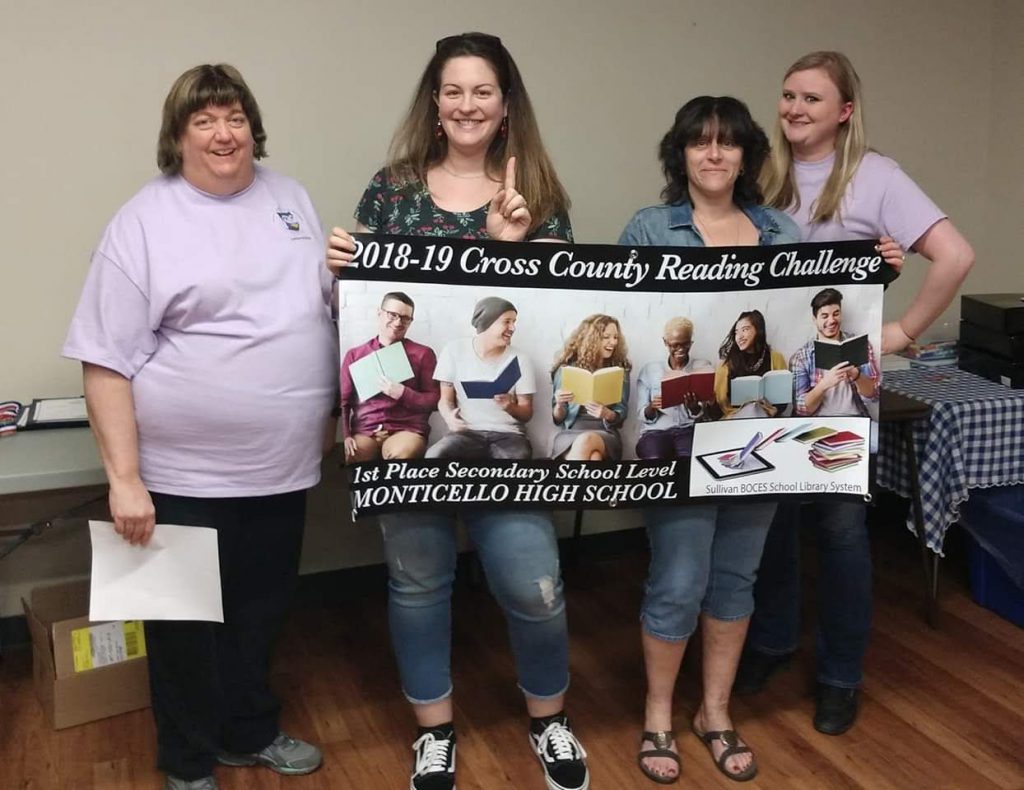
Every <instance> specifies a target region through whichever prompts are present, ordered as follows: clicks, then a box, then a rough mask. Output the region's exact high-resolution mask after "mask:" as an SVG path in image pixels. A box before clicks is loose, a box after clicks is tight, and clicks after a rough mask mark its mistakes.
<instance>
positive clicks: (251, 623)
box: [146, 491, 306, 781]
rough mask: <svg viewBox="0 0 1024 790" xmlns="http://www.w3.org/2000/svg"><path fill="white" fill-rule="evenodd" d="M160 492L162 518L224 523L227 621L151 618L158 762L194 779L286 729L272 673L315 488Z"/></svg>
mask: <svg viewBox="0 0 1024 790" xmlns="http://www.w3.org/2000/svg"><path fill="white" fill-rule="evenodd" d="M152 496H153V504H154V506H155V507H156V520H157V523H160V524H181V525H187V526H197V527H212V528H214V529H216V530H217V546H218V551H219V554H220V574H221V590H222V596H223V602H224V623H223V624H220V623H206V622H192V621H169V620H163V621H159V620H153V621H148V622H147V623H146V643H147V645H146V646H147V652H148V654H149V681H150V689H151V691H152V697H153V715H154V717H155V718H156V729H157V766H158V767H159V768H160V769H161V770H162V771H165V772H166V773H168V774H171V775H173V776H177V777H179V778H181V779H185V780H188V781H193V780H196V779H200V778H202V777H204V776H209V775H210V774H211V773H212V772H213V766H214V765H215V764H216V756H217V754H218V753H219V752H225V751H226V752H239V753H249V752H257V751H259V750H260V749H262V748H263V747H264V746H267V745H268V744H269V743H270V742H271V741H273V740H274V738H275V737H276V736H277V733H278V726H277V719H278V714H279V713H280V710H281V706H280V703H279V702H278V701H277V699H276V698H275V697H274V695H273V694H272V693H271V692H270V688H269V686H268V685H267V678H268V674H269V671H270V657H271V653H272V651H273V646H274V642H275V641H276V639H277V636H278V633H279V631H280V629H281V625H282V624H283V622H284V617H285V614H286V612H287V609H288V602H289V600H290V598H291V594H292V592H293V590H294V588H295V582H296V580H297V578H298V568H299V554H300V551H301V549H302V530H303V525H304V523H305V516H306V492H305V491H294V492H291V493H287V494H277V495H275V496H265V497H243V498H234V499H198V498H195V497H181V496H172V495H169V494H153V495H152Z"/></svg>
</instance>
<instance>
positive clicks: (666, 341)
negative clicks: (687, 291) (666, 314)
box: [636, 316, 715, 460]
mask: <svg viewBox="0 0 1024 790" xmlns="http://www.w3.org/2000/svg"><path fill="white" fill-rule="evenodd" d="M693 334H694V328H693V321H691V320H690V319H689V318H686V317H684V316H676V317H674V318H670V319H669V320H668V321H667V322H666V323H665V327H664V329H663V330H662V333H661V342H662V344H663V346H664V351H663V352H662V355H661V357H660V358H659V359H656V360H653V361H651V362H648V363H647V364H646V365H644V366H643V367H642V368H641V369H640V375H639V376H637V384H636V387H637V401H638V409H639V411H638V417H639V421H640V438H639V439H638V440H637V443H636V457H637V458H643V459H651V460H655V459H657V460H666V459H671V458H684V457H686V456H688V455H690V451H691V449H692V447H693V425H694V422H696V421H697V420H700V419H703V418H704V416H705V413H706V412H707V411H708V410H709V404H711V403H712V402H713V401H714V400H715V391H714V379H715V369H714V366H713V365H712V364H711V363H710V362H709V361H708V360H706V359H694V358H692V357H691V356H690V352H691V350H692V349H693Z"/></svg>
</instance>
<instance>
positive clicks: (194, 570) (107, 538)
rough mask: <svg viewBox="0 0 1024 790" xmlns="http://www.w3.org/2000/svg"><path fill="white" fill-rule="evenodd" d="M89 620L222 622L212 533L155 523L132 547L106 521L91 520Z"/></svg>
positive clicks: (201, 528) (217, 565) (210, 531)
mask: <svg viewBox="0 0 1024 790" xmlns="http://www.w3.org/2000/svg"><path fill="white" fill-rule="evenodd" d="M89 532H90V534H91V536H92V588H91V594H90V596H89V619H90V620H209V621H213V622H216V623H223V622H224V607H223V604H222V602H221V592H220V563H219V557H218V552H217V531H216V530H214V529H209V528H207V527H183V526H177V525H174V524H157V525H156V529H155V530H154V531H153V536H152V537H151V538H150V540H149V543H148V544H146V545H145V546H132V545H131V544H130V543H128V542H127V541H126V540H125V539H124V538H122V537H121V536H120V535H118V534H117V533H116V532H115V531H114V525H113V524H111V523H110V522H109V521H90V522H89Z"/></svg>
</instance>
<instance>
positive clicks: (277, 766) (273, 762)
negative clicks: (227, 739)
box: [217, 732, 324, 776]
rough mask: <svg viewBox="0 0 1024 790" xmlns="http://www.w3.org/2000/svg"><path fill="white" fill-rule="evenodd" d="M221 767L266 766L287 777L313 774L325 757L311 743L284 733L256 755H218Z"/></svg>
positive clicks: (279, 734)
mask: <svg viewBox="0 0 1024 790" xmlns="http://www.w3.org/2000/svg"><path fill="white" fill-rule="evenodd" d="M217 760H218V762H220V764H221V765H230V766H232V767H235V768H239V767H242V766H246V765H265V766H267V768H269V769H270V770H271V771H277V773H279V774H285V775H286V776H297V775H299V774H310V773H313V771H315V770H316V769H317V768H319V767H320V763H322V762H323V760H324V756H323V755H322V754H321V753H320V750H319V749H318V748H316V747H315V746H314V745H313V744H311V743H306V742H305V741H300V740H298V739H297V738H290V737H288V736H287V735H285V734H284V733H283V732H280V733H278V734H277V737H276V738H274V741H273V743H271V744H270V745H269V746H265V747H263V749H261V750H260V751H258V752H256V753H255V754H226V753H225V754H218V755H217Z"/></svg>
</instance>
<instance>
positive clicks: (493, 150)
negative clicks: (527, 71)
mask: <svg viewBox="0 0 1024 790" xmlns="http://www.w3.org/2000/svg"><path fill="white" fill-rule="evenodd" d="M466 56H469V57H477V58H483V59H484V60H486V61H487V63H488V64H489V65H490V67H491V68H492V69H494V73H495V75H496V76H497V77H498V87H499V88H500V89H501V97H502V100H503V101H504V102H505V107H506V109H507V111H508V114H507V116H506V118H507V133H506V134H505V135H501V134H497V135H495V137H494V139H493V140H492V141H491V145H490V147H489V149H488V150H487V172H488V173H489V174H490V175H491V177H492V178H496V179H500V178H501V177H502V176H503V174H504V172H505V163H506V162H507V161H508V159H509V157H510V156H514V157H516V189H518V190H519V192H520V194H522V196H523V197H524V198H525V199H526V205H528V206H529V207H530V215H531V216H532V218H533V221H532V223H531V224H530V232H533V231H534V230H536V229H537V228H538V227H540V225H542V224H543V223H544V222H546V221H547V220H548V219H550V218H551V217H552V216H554V215H556V214H565V213H567V212H568V210H569V196H568V195H567V194H566V192H565V188H564V187H563V186H562V182H561V181H559V180H558V175H557V174H556V173H555V166H554V165H553V164H552V163H551V159H550V157H548V154H547V150H546V149H545V148H544V143H543V142H542V141H541V137H540V129H539V128H538V126H537V118H536V116H535V115H534V112H533V104H532V103H531V102H530V95H529V94H528V93H527V92H526V86H525V85H524V84H523V78H522V76H521V75H520V73H519V67H518V66H516V62H515V61H514V60H513V59H512V56H511V55H510V54H509V51H508V50H507V49H506V48H505V45H504V44H502V43H501V39H500V38H498V37H497V36H492V35H488V34H487V33H475V32H474V33H460V34H458V35H454V36H447V37H446V38H442V39H441V40H440V41H438V42H437V46H436V48H435V50H434V54H433V56H432V57H431V58H430V60H429V61H428V62H427V66H426V68H425V69H424V70H423V74H422V75H421V76H420V81H419V84H418V85H417V87H416V93H415V94H414V95H413V98H412V103H411V104H410V105H409V110H408V112H407V113H406V115H405V119H404V120H403V121H402V123H401V124H400V125H399V127H398V130H397V131H396V132H395V136H394V138H393V139H392V141H391V147H390V149H389V150H388V176H389V177H390V178H392V179H393V180H394V181H396V182H397V183H399V184H405V183H410V182H419V183H421V184H426V183H427V171H428V170H429V169H430V168H431V167H433V166H434V165H436V164H438V163H439V162H442V161H444V158H445V156H446V155H447V153H448V138H447V137H445V136H444V135H441V136H440V137H438V136H437V135H436V134H435V124H436V123H437V122H438V114H437V102H436V101H435V97H436V95H437V92H438V90H440V88H441V72H442V71H443V70H444V67H445V64H446V63H448V61H449V60H451V59H452V58H459V57H466Z"/></svg>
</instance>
